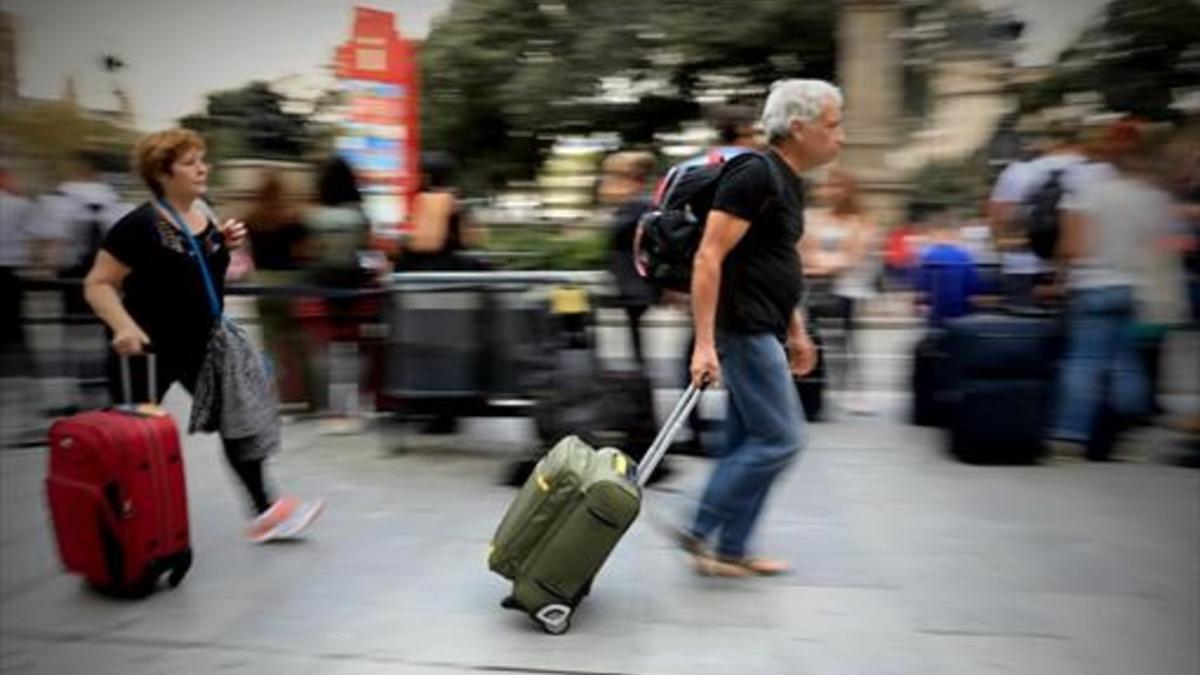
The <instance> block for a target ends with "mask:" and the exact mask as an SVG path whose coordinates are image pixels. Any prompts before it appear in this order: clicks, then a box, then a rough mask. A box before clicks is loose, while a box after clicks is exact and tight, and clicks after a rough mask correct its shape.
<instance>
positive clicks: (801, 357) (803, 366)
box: [787, 331, 817, 377]
mask: <svg viewBox="0 0 1200 675" xmlns="http://www.w3.org/2000/svg"><path fill="white" fill-rule="evenodd" d="M787 354H788V367H789V368H790V370H791V371H792V374H793V375H795V376H796V377H803V376H805V375H807V374H809V373H811V372H812V370H813V368H816V367H817V347H816V345H814V344H813V341H812V340H811V339H810V338H809V337H808V333H807V332H806V331H798V332H793V333H792V334H791V335H789V336H788V343H787Z"/></svg>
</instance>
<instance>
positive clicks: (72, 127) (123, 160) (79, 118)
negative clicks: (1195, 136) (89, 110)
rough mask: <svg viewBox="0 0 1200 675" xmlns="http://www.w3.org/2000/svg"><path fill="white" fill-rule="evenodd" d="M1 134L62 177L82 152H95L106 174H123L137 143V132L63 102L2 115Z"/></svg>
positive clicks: (13, 108)
mask: <svg viewBox="0 0 1200 675" xmlns="http://www.w3.org/2000/svg"><path fill="white" fill-rule="evenodd" d="M0 134H3V135H4V136H8V137H9V138H10V139H11V140H12V141H14V142H16V143H18V144H19V145H20V146H22V147H23V148H24V149H25V150H26V151H28V152H31V153H32V154H34V155H36V156H37V157H39V158H41V159H44V160H48V161H49V163H50V164H51V165H52V166H53V167H54V169H55V170H56V171H57V172H59V173H60V174H61V172H62V171H63V170H64V168H65V165H66V163H68V162H69V161H71V160H72V159H74V158H75V156H76V155H77V154H78V153H79V152H80V151H81V150H86V151H88V152H90V153H92V154H93V155H94V156H95V157H96V159H98V160H99V161H100V162H101V164H102V165H103V167H102V168H103V169H104V170H106V171H114V172H118V171H124V170H126V169H128V167H129V157H130V153H131V152H132V149H133V144H134V142H135V140H136V133H135V132H134V131H132V130H130V129H127V128H125V127H123V126H120V125H118V124H115V123H113V122H111V121H109V120H107V119H104V118H101V117H97V116H95V115H88V114H85V113H83V112H81V111H80V109H79V108H78V107H77V106H75V105H73V104H70V103H64V102H60V101H50V102H46V103H35V104H29V105H22V106H15V107H11V108H8V109H6V110H4V111H2V112H0ZM56 177H57V178H62V177H64V176H62V175H58V176H56Z"/></svg>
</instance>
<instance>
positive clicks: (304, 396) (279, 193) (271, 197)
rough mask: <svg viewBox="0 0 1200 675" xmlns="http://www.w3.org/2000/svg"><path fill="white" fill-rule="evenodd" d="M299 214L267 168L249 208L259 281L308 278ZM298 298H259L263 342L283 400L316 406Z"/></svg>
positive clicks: (317, 399) (277, 283)
mask: <svg viewBox="0 0 1200 675" xmlns="http://www.w3.org/2000/svg"><path fill="white" fill-rule="evenodd" d="M300 218H301V214H300V212H299V210H298V209H296V208H295V206H294V205H293V204H291V203H289V202H288V200H287V199H286V198H285V196H284V186H283V181H282V180H281V178H280V175H279V173H278V172H277V171H268V172H267V173H266V174H265V175H264V176H263V178H262V182H261V183H260V184H259V187H258V191H257V194H256V195H255V200H254V204H253V205H252V206H251V207H250V209H249V211H247V212H246V224H247V228H248V230H249V240H250V254H251V256H252V259H253V261H254V265H253V268H254V269H253V274H254V280H255V282H257V283H259V284H261V285H263V286H298V285H300V284H301V283H303V281H304V273H303V272H302V271H301V270H300V258H301V257H302V256H303V252H304V246H305V239H306V236H307V235H306V231H305V228H304V225H303V224H302V223H301V222H300ZM294 304H295V303H294V300H293V298H291V297H288V296H283V295H271V294H269V293H268V294H263V295H260V296H259V297H258V316H259V320H260V321H261V325H262V332H263V342H264V343H265V345H266V348H267V351H268V352H269V353H270V354H271V356H272V359H273V361H274V366H275V379H276V382H277V383H278V385H279V391H280V399H281V400H282V401H283V402H284V403H287V402H291V401H304V402H305V403H307V404H308V406H309V408H310V409H311V410H314V411H315V410H317V409H318V408H319V407H320V405H321V401H322V400H323V396H322V395H321V393H320V392H319V390H318V389H319V388H318V387H317V382H316V379H315V374H314V373H313V368H312V359H311V354H310V352H311V351H312V350H311V349H310V348H309V344H308V339H307V336H306V335H305V333H304V331H303V330H302V329H301V326H300V323H299V322H298V321H297V320H296V313H295V311H294Z"/></svg>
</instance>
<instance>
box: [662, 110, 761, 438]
mask: <svg viewBox="0 0 1200 675" xmlns="http://www.w3.org/2000/svg"><path fill="white" fill-rule="evenodd" d="M713 126H714V128H715V129H716V132H717V144H716V145H714V146H713V147H711V148H709V150H708V152H705V153H704V154H701V155H697V156H695V157H692V158H691V159H689V160H687V161H686V162H684V163H683V164H682V165H681V168H682V167H688V166H695V165H703V164H711V163H719V162H723V161H727V160H728V159H729V158H730V157H733V156H736V155H739V154H741V153H743V152H750V151H754V150H762V149H763V148H764V147H765V146H766V141H765V140H764V139H763V135H762V130H761V129H760V128H759V120H758V111H757V110H755V109H754V108H753V107H751V106H747V105H727V106H722V107H720V108H718V109H717V110H716V111H715V112H714V113H713ZM677 295H678V294H675V293H672V292H671V291H667V292H666V293H664V299H665V300H666V301H667V303H668V304H672V305H676V306H680V307H683V308H685V309H688V310H690V307H689V305H688V302H687V298H685V297H676V296H677ZM695 345H696V333H695V331H694V330H693V331H692V332H691V333H689V334H688V341H687V351H685V352H684V356H685V358H684V360H683V366H684V372H683V376H684V377H683V379H684V382H688V381H690V380H691V379H692V375H691V356H692V352H693V351H695ZM704 428H705V424H704V416H703V411H702V410H701V406H696V407H695V408H694V409H693V410H692V412H691V414H689V415H688V430H689V431H690V432H691V439H689V440H687V441H685V442H677V443H676V444H675V445H674V446H673V447H672V448H671V452H672V453H678V454H684V455H694V456H697V457H706V456H708V455H709V453H708V451H707V450H706V449H705V447H704Z"/></svg>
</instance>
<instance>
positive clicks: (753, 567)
mask: <svg viewBox="0 0 1200 675" xmlns="http://www.w3.org/2000/svg"><path fill="white" fill-rule="evenodd" d="M791 569H792V568H791V565H789V564H788V563H787V562H786V561H784V560H775V559H771V558H736V559H733V558H710V559H709V560H708V561H707V564H706V565H705V566H704V571H703V572H702V573H703V574H706V575H709V576H714V577H731V578H744V577H773V576H778V575H780V574H787V573H788V572H790V571H791Z"/></svg>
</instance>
